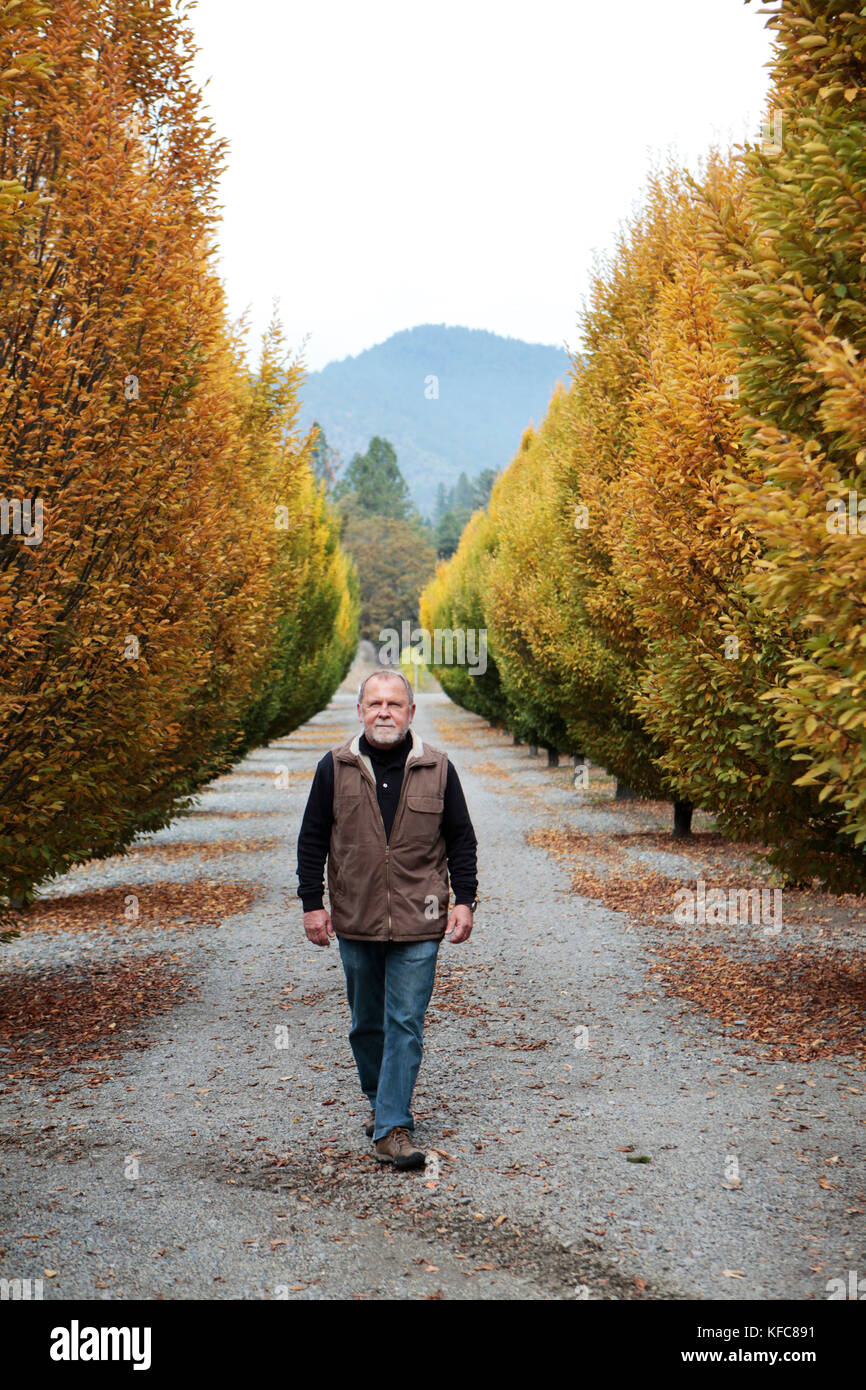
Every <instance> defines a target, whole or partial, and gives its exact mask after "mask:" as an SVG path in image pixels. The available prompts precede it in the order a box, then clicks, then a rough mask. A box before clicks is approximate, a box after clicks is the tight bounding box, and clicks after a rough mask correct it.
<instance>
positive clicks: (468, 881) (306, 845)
mask: <svg viewBox="0 0 866 1390" xmlns="http://www.w3.org/2000/svg"><path fill="white" fill-rule="evenodd" d="M358 747H359V748H360V750H361V752H362V753H364V754H366V756H367V757H368V758H369V759H370V762H371V764H372V767H373V772H374V774H375V777H376V799H377V800H378V802H379V810H380V811H381V813H382V821H383V824H384V826H385V838H386V839H390V837H391V827H392V826H393V824H394V817H395V815H396V814H397V802H398V801H399V800H400V789H401V787H402V786H403V770H404V768H405V766H406V759H407V757H408V756H409V752H410V750H411V748H412V735H411V734H407V735H406V737H405V738H403V739H401V741H400V742H399V743H395V744H394V745H393V746H392V747H391V748H374V747H373V746H372V744H370V743H368V742H367V738H366V735H365V734H362V735H361V737H360V740H359V743H358ZM333 823H334V758H333V754H331V753H326V754H325V756H324V758H322V760H321V762H320V763H319V764H318V766H317V767H316V774H315V776H314V778H313V785H312V787H311V788H310V795H309V797H308V799H307V807H306V810H305V811H304V819H303V821H302V822H301V831H300V834H299V835H298V883H299V887H298V897H299V898H300V899H301V901H302V903H303V905H304V911H305V912H314V911H316V909H317V908H320V907H322V906H323V901H322V899H323V890H324V875H325V860H326V859H327V856H328V849H329V847H330V843H331V826H332V825H333ZM442 835H443V838H444V840H445V852H446V854H447V857H448V876H449V878H450V879H451V887H452V889H453V891H454V901H455V903H465V904H466V905H467V906H468V905H469V903H471V902H472V900H473V899H474V897H475V893H476V890H477V888H478V877H477V870H476V844H477V842H476V839H475V831H474V830H473V828H472V822H471V820H470V819H469V810H468V808H467V806H466V798H465V797H464V795H463V788H462V787H461V785H460V778H459V777H458V776H457V772H456V769H455V768H454V766H453V765H452V763H451V762H450V760H449V763H448V775H447V778H446V781H445V802H444V809H443V813H442Z"/></svg>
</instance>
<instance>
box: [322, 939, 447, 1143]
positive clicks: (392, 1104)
mask: <svg viewBox="0 0 866 1390" xmlns="http://www.w3.org/2000/svg"><path fill="white" fill-rule="evenodd" d="M337 941H338V943H339V947H340V959H341V960H342V962H343V969H344V970H345V972H346V997H347V998H348V1000H349V1009H350V1010H351V1013H352V1028H351V1031H350V1033H349V1042H350V1043H351V1046H352V1053H353V1055H354V1058H355V1065H356V1066H357V1068H358V1076H359V1078H360V1082H361V1090H362V1091H363V1092H364V1095H365V1096H366V1097H367V1099H368V1101H369V1102H370V1106H371V1108H373V1109H374V1110H375V1111H376V1128H375V1129H374V1131H373V1139H374V1141H375V1140H376V1139H381V1138H382V1136H383V1135H385V1134H387V1133H388V1131H389V1130H391V1129H393V1128H394V1126H395V1125H404V1126H405V1127H406V1129H408V1130H413V1129H414V1128H415V1122H414V1120H413V1119H412V1112H411V1111H410V1109H409V1103H410V1101H411V1099H412V1091H413V1090H414V1088H415V1078H416V1077H417V1075H418V1068H419V1067H420V1065H421V1056H422V1052H423V1048H422V1038H423V1034H424V1014H425V1013H426V1011H427V1005H428V1004H429V1002H430V995H431V994H432V993H433V983H434V980H435V979H436V959H437V955H438V951H439V942H438V941H347V940H345V939H344V938H343V937H338V938H337Z"/></svg>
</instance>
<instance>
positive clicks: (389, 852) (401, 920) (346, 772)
mask: <svg viewBox="0 0 866 1390" xmlns="http://www.w3.org/2000/svg"><path fill="white" fill-rule="evenodd" d="M411 733H412V748H411V749H410V751H409V756H408V758H407V759H406V766H405V768H404V769H403V785H402V787H401V789H400V799H399V801H398V802H397V811H396V814H395V816H394V824H393V826H392V827H391V838H390V840H389V841H386V839H385V826H384V823H383V821H382V813H381V811H380V810H379V803H378V801H377V800H376V778H375V774H374V772H373V768H372V765H371V763H370V760H369V758H365V757H364V755H363V754H362V753H361V752H360V750H359V747H358V737H356V738H354V739H352V740H350V741H349V742H347V743H343V744H341V745H340V746H339V748H335V749H334V754H333V756H334V824H333V828H332V830H331V844H330V850H329V853H328V895H329V897H330V907H331V922H332V923H333V927H334V931H335V932H336V934H337V936H345V937H348V938H350V939H351V940H353V941H437V940H441V938H442V937H443V936H444V934H445V927H446V925H447V922H448V891H449V890H448V863H447V857H446V853H445V840H444V839H443V836H442V812H443V807H444V804H445V779H446V776H447V774H448V756H447V754H445V753H440V752H439V750H438V749H436V748H430V747H428V746H427V745H426V744H424V743H422V741H421V739H420V738H419V737H418V735H417V734H416V733H415V732H414V730H412V731H411ZM419 748H420V750H421V751H420V753H419V751H418V750H419Z"/></svg>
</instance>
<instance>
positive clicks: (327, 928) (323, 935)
mask: <svg viewBox="0 0 866 1390" xmlns="http://www.w3.org/2000/svg"><path fill="white" fill-rule="evenodd" d="M304 931H305V932H306V933H307V940H308V941H312V943H313V945H314V946H330V944H331V943H330V941H329V940H328V937H330V936H333V935H334V928H333V927H332V926H331V914H330V913H329V912H326V910H325V909H324V908H323V907H319V908H317V909H316V911H315V912H305V913H304Z"/></svg>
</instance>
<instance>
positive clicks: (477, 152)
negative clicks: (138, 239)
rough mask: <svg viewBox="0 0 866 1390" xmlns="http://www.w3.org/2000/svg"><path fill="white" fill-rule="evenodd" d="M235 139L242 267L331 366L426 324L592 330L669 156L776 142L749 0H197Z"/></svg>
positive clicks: (294, 334) (224, 121)
mask: <svg viewBox="0 0 866 1390" xmlns="http://www.w3.org/2000/svg"><path fill="white" fill-rule="evenodd" d="M193 24H194V28H195V31H196V35H197V38H198V42H199V44H200V48H201V52H200V54H199V57H198V60H197V70H198V75H199V80H200V81H201V82H202V83H204V82H205V81H207V82H208V87H207V89H206V92H205V98H206V101H207V104H208V106H209V108H210V111H211V114H212V116H213V118H214V120H215V122H216V125H217V129H218V131H219V133H220V134H221V135H223V136H226V137H227V138H228V139H229V141H230V142H231V153H230V156H229V168H228V171H227V173H226V175H225V177H224V179H223V183H222V203H223V206H224V209H225V211H224V224H223V232H222V238H221V246H222V259H221V271H222V274H223V276H224V278H225V282H226V286H227V289H228V294H229V306H230V311H231V313H232V316H233V317H238V316H239V315H240V314H241V312H242V311H243V310H244V309H246V308H249V310H250V313H251V325H252V332H251V337H250V348H251V353H252V356H255V355H256V351H257V340H258V337H259V335H260V333H261V330H262V329H263V327H264V326H265V324H266V323H267V320H268V318H269V316H270V311H271V304H272V301H273V298H274V296H277V297H278V298H279V300H280V309H281V313H282V317H283V322H284V325H285V329H286V334H287V338H288V341H289V343H290V345H292V346H294V347H297V346H298V345H299V344H300V342H301V339H302V338H303V337H304V335H305V334H309V335H310V339H309V342H308V344H307V347H306V350H305V354H304V356H305V361H306V363H307V365H308V367H310V368H311V369H314V368H318V367H322V366H324V364H325V363H326V362H328V361H331V360H333V359H334V358H340V357H345V356H346V355H347V354H350V353H352V354H354V353H357V352H360V351H361V350H362V349H363V348H365V347H369V346H371V345H372V344H373V343H378V342H381V341H382V340H383V339H385V338H387V337H388V336H389V335H390V334H391V333H394V332H396V331H397V330H398V329H401V328H410V327H412V326H413V325H414V324H418V323H448V324H464V325H465V326H467V327H469V328H488V329H491V330H493V331H494V332H497V333H502V334H507V335H511V336H512V337H518V338H525V339H527V340H528V341H530V342H542V343H555V344H559V345H567V346H568V347H570V348H575V347H577V346H578V343H579V339H578V333H577V324H576V315H577V311H578V309H579V307H580V305H581V302H582V299H583V296H584V294H585V292H586V288H587V284H588V273H589V269H590V266H591V260H592V253H593V249H595V248H597V249H599V250H601V251H604V250H605V249H607V248H609V247H610V246H611V243H612V239H613V237H614V235H615V233H616V230H617V226H618V224H619V222H620V219H621V218H623V217H624V216H627V215H628V214H629V212H630V211H631V210H632V207H633V204H634V202H635V199H636V198H638V196H639V195H640V192H641V189H642V187H643V184H644V180H645V177H646V174H647V171H648V169H649V166H650V163H651V161H652V160H653V158H655V159H656V160H659V159H661V158H664V156H665V154H666V153H667V152H668V150H670V151H671V152H673V153H675V154H676V155H677V156H678V158H679V159H680V160H681V161H684V162H685V163H687V164H688V165H689V166H690V167H692V168H694V167H695V165H696V162H697V160H698V159H699V158H700V157H701V156H702V155H703V154H704V153H705V152H706V150H707V148H708V147H709V145H711V144H712V143H714V142H715V143H717V144H721V145H728V144H731V143H737V142H741V141H742V140H744V139H747V138H748V139H754V138H755V137H756V135H757V133H758V130H759V127H760V122H761V119H762V116H763V112H764V101H765V94H766V92H767V88H768V73H767V69H766V67H765V64H766V62H767V60H768V59H769V57H770V45H771V34H770V33H769V32H768V31H767V30H766V29H765V28H764V19H763V17H762V16H761V15H759V14H758V13H757V5H756V4H751V5H746V6H744V5H743V3H742V0H652V3H650V2H649V0H614V2H613V3H611V0H607V2H606V0H589V2H587V0H524V3H513V0H437V3H435V4H420V3H418V2H417V0H307V3H304V4H300V3H298V2H297V0H199V3H198V6H197V8H196V9H195V10H194V11H193Z"/></svg>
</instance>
